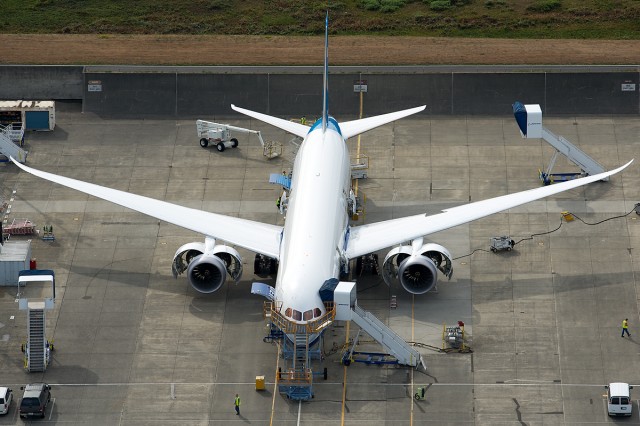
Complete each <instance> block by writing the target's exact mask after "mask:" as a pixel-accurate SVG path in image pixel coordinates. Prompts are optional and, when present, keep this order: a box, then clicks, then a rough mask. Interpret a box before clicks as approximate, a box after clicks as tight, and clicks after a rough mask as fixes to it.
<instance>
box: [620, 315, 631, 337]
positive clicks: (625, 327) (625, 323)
mask: <svg viewBox="0 0 640 426" xmlns="http://www.w3.org/2000/svg"><path fill="white" fill-rule="evenodd" d="M624 333H627V336H629V337H631V334H629V318H625V319H624V320H623V321H622V336H620V337H624Z"/></svg>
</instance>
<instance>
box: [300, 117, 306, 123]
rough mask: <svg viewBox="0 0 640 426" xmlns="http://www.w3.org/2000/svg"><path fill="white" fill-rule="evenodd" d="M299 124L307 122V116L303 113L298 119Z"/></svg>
mask: <svg viewBox="0 0 640 426" xmlns="http://www.w3.org/2000/svg"><path fill="white" fill-rule="evenodd" d="M300 124H307V117H305V116H304V115H303V116H302V118H301V119H300Z"/></svg>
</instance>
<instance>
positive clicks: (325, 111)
mask: <svg viewBox="0 0 640 426" xmlns="http://www.w3.org/2000/svg"><path fill="white" fill-rule="evenodd" d="M322 89H323V92H324V94H323V99H322V133H324V132H325V130H327V123H328V122H329V11H327V17H326V19H325V21H324V79H323V85H322Z"/></svg>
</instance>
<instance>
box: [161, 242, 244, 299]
mask: <svg viewBox="0 0 640 426" xmlns="http://www.w3.org/2000/svg"><path fill="white" fill-rule="evenodd" d="M171 270H172V272H173V277H174V278H178V275H181V274H182V273H183V272H184V271H187V277H188V278H189V283H190V284H191V286H192V287H193V288H194V289H196V290H197V291H199V292H200V293H213V292H214V291H216V290H218V289H219V288H220V287H221V286H222V284H224V282H225V281H226V279H227V274H228V275H229V277H231V279H233V280H234V281H235V282H238V280H239V279H240V276H242V258H241V257H240V254H239V253H238V252H237V251H236V250H235V249H234V248H232V247H229V246H226V245H215V240H214V239H212V238H207V239H206V240H205V242H204V243H199V242H194V243H188V244H185V245H183V246H182V247H180V248H179V249H178V250H177V251H176V254H175V256H173V264H172V265H171Z"/></svg>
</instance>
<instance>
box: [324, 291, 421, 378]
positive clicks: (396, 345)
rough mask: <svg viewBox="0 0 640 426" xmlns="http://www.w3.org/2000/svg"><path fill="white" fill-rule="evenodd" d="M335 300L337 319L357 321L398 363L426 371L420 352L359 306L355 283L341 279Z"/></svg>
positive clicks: (335, 292)
mask: <svg viewBox="0 0 640 426" xmlns="http://www.w3.org/2000/svg"><path fill="white" fill-rule="evenodd" d="M334 300H335V305H336V316H335V319H336V320H338V321H353V322H355V323H356V324H357V325H358V326H359V327H360V328H361V329H362V330H363V331H365V332H366V333H367V334H369V335H370V336H371V337H372V338H373V339H375V340H376V341H377V342H378V343H380V344H381V345H382V346H383V347H384V348H385V350H386V351H388V353H389V354H391V355H393V356H394V357H395V358H396V359H397V360H398V364H404V365H410V366H412V367H418V366H419V365H422V368H424V370H425V371H426V369H427V368H426V365H425V364H424V360H423V359H422V356H421V355H420V352H418V351H417V350H416V349H415V348H414V347H413V346H411V345H409V344H408V343H407V342H406V341H405V340H404V339H403V338H402V337H400V336H399V335H398V333H396V332H395V331H393V330H391V329H390V328H389V327H387V326H386V325H385V324H384V323H383V322H382V321H380V320H379V319H378V318H376V317H375V315H373V314H372V313H371V312H367V311H365V310H364V309H362V308H361V307H360V306H358V303H357V300H356V286H355V283H353V282H346V281H341V282H340V283H339V284H338V286H337V287H336V289H335V291H334Z"/></svg>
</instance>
